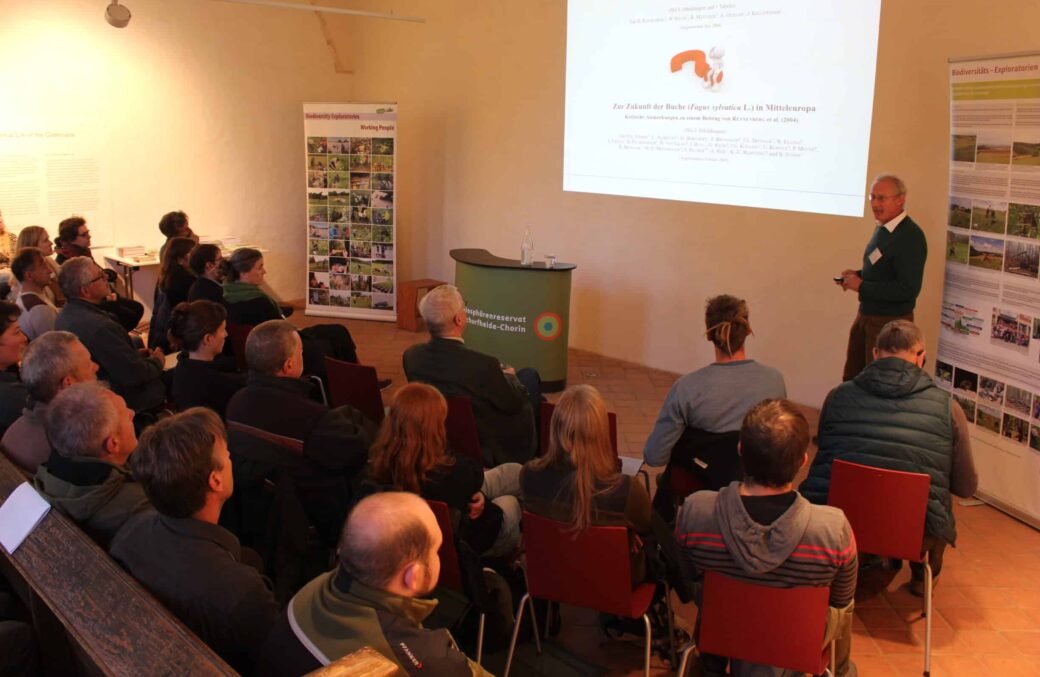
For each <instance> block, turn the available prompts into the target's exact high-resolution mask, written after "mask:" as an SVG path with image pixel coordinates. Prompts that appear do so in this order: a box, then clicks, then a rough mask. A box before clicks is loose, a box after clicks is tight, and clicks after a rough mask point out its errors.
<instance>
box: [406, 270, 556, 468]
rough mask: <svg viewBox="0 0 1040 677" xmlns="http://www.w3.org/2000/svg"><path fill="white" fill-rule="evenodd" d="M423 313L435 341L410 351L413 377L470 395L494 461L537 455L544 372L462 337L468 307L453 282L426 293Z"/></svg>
mask: <svg viewBox="0 0 1040 677" xmlns="http://www.w3.org/2000/svg"><path fill="white" fill-rule="evenodd" d="M419 313H420V314H421V315H422V317H423V319H424V320H425V321H426V327H427V329H428V330H429V332H430V341H429V343H422V344H419V345H414V346H412V347H411V348H409V349H408V350H406V351H405V353H404V357H403V361H404V373H405V375H406V376H407V377H408V380H409V381H419V382H421V383H429V384H430V385H432V386H433V387H435V388H437V390H439V391H441V392H442V393H443V394H444V396H445V397H452V396H459V395H463V396H466V397H468V398H470V402H471V403H472V405H473V415H474V416H475V417H476V419H477V432H478V434H479V436H480V446H481V447H482V448H483V450H484V459H485V461H487V462H488V464H489V465H498V464H499V463H507V462H519V463H523V462H526V461H528V460H530V459H531V458H533V457H534V455H535V452H536V451H537V449H538V435H537V420H536V418H535V416H536V414H535V412H536V411H538V409H539V408H540V406H541V405H540V400H541V386H540V382H539V379H538V372H536V371H535V370H534V369H521V370H520V371H519V372H517V371H515V370H514V369H513V368H512V367H505V366H503V365H502V364H501V363H500V362H499V361H498V359H497V358H495V357H493V356H491V355H485V354H484V353H480V352H477V351H476V350H471V349H469V348H467V347H466V344H465V342H464V341H463V340H462V332H463V330H464V329H465V328H466V307H465V304H464V303H463V301H462V295H461V294H460V293H459V290H458V289H456V288H455V287H453V286H451V285H448V284H445V285H441V286H440V287H437V288H436V289H433V290H432V291H430V292H429V293H428V294H427V295H426V296H424V297H423V300H422V301H421V302H420V303H419ZM521 380H522V381H523V382H521Z"/></svg>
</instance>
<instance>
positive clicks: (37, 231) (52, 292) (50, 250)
mask: <svg viewBox="0 0 1040 677" xmlns="http://www.w3.org/2000/svg"><path fill="white" fill-rule="evenodd" d="M26 247H36V248H37V249H39V250H40V252H41V253H42V254H43V260H44V262H45V263H46V264H47V267H48V268H50V269H51V273H53V276H52V277H51V282H50V284H48V285H47V289H46V291H45V292H44V294H45V295H46V296H47V300H48V301H50V302H51V304H52V305H54V306H57V307H59V308H60V307H61V306H63V305H65V295H64V294H62V293H61V287H59V286H58V262H57V261H55V260H54V244H53V243H52V242H51V236H50V235H49V234H48V233H47V229H46V228H43V227H42V226H26V227H25V228H22V230H21V231H20V232H19V233H18V244H17V251H18V252H21V251H22V250H23V249H25V248H26Z"/></svg>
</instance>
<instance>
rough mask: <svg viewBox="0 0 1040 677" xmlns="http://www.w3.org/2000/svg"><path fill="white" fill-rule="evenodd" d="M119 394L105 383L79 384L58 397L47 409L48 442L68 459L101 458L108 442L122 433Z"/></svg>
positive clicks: (62, 392)
mask: <svg viewBox="0 0 1040 677" xmlns="http://www.w3.org/2000/svg"><path fill="white" fill-rule="evenodd" d="M116 397H117V396H115V393H113V392H112V391H111V390H109V389H108V386H106V385H105V384H104V383H101V382H98V381H87V382H85V383H76V384H75V385H71V386H69V387H68V388H66V389H65V390H62V391H61V392H60V393H58V394H57V395H55V396H54V399H53V400H51V403H50V405H49V406H48V407H47V425H46V430H47V440H48V441H49V442H50V443H51V448H52V449H54V451H56V452H58V453H59V454H61V455H62V456H64V457H65V458H74V457H77V456H80V457H97V456H100V455H101V454H102V453H103V452H104V445H105V440H106V439H107V438H109V437H111V436H113V435H115V434H116V432H117V431H118V430H119V408H118V407H117V406H116Z"/></svg>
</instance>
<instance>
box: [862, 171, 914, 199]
mask: <svg viewBox="0 0 1040 677" xmlns="http://www.w3.org/2000/svg"><path fill="white" fill-rule="evenodd" d="M880 181H889V182H891V184H892V185H893V186H895V187H896V195H906V184H905V183H903V180H902V179H901V178H899V177H898V176H896V175H895V174H878V175H877V176H875V177H874V180H873V181H871V182H870V185H872V186H873V185H874V184H875V183H878V182H880Z"/></svg>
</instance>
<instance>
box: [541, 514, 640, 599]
mask: <svg viewBox="0 0 1040 677" xmlns="http://www.w3.org/2000/svg"><path fill="white" fill-rule="evenodd" d="M523 525H524V550H525V551H526V554H525V557H526V559H527V585H528V592H530V593H531V596H532V597H534V598H536V599H546V600H552V601H554V602H562V603H564V604H572V605H574V606H580V607H584V608H586V609H595V610H597V611H603V612H606V613H610V614H615V615H618V616H630V615H631V606H632V603H631V600H632V575H631V571H630V569H631V564H630V561H629V554H628V529H627V528H626V527H623V526H609V527H606V526H604V527H589V528H588V529H586V530H585V531H581V532H575V531H574V530H572V529H571V527H570V525H568V524H564V523H562V522H557V521H556V520H551V519H549V518H547V517H542V516H540V515H535V514H534V513H531V512H527V511H526V510H525V511H524V517H523Z"/></svg>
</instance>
